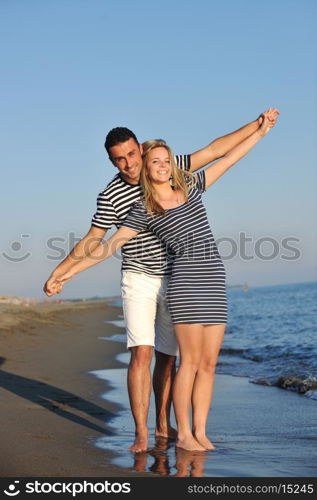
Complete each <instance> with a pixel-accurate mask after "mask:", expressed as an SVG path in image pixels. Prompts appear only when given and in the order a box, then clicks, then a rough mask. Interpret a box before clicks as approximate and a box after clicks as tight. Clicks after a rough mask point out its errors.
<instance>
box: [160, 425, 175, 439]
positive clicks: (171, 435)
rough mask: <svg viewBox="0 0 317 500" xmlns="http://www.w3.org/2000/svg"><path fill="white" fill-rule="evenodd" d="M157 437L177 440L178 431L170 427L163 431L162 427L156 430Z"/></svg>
mask: <svg viewBox="0 0 317 500" xmlns="http://www.w3.org/2000/svg"><path fill="white" fill-rule="evenodd" d="M155 437H156V438H165V439H176V438H177V430H176V429H174V428H173V427H168V428H165V429H163V428H162V427H161V428H160V429H158V428H157V427H156V429H155Z"/></svg>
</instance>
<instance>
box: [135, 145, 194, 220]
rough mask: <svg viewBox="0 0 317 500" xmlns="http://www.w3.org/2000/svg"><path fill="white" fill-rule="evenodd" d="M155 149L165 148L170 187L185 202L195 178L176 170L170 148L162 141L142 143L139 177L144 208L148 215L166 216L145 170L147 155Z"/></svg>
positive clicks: (192, 175) (186, 172)
mask: <svg viewBox="0 0 317 500" xmlns="http://www.w3.org/2000/svg"><path fill="white" fill-rule="evenodd" d="M155 148H165V149H166V151H167V152H168V156H169V160H170V165H171V167H172V174H171V185H172V187H173V189H179V190H180V191H181V192H182V193H183V195H184V197H185V200H186V201H187V200H188V192H189V189H190V188H191V187H192V186H193V185H194V184H195V183H196V177H195V175H194V174H192V173H191V172H188V171H186V170H181V169H180V168H178V166H177V164H176V161H175V158H174V155H173V153H172V150H171V148H170V147H169V146H168V145H167V144H166V142H165V141H164V140H163V139H153V140H151V141H146V142H144V143H143V156H142V158H143V167H142V170H141V175H140V183H141V186H142V189H143V194H144V202H145V207H146V210H147V212H148V214H149V215H162V214H166V211H165V209H164V208H163V207H162V206H161V205H160V204H159V202H158V201H157V200H156V198H155V191H154V189H153V186H152V183H151V181H150V179H149V176H148V171H147V168H146V164H147V158H148V154H149V152H150V151H152V150H153V149H155Z"/></svg>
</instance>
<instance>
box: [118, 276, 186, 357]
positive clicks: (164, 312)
mask: <svg viewBox="0 0 317 500" xmlns="http://www.w3.org/2000/svg"><path fill="white" fill-rule="evenodd" d="M167 283H168V278H166V277H164V278H161V277H159V276H148V275H147V274H142V273H135V272H132V271H123V272H122V279H121V293H122V304H123V313H124V319H125V324H126V329H127V337H128V338H127V347H128V348H130V347H135V346H138V345H151V346H153V347H155V349H156V350H157V351H159V352H163V353H164V354H169V355H171V356H177V355H178V345H177V340H176V335H175V330H174V327H173V324H172V321H171V317H170V314H169V312H168V308H167V304H166V299H165V292H166V288H167Z"/></svg>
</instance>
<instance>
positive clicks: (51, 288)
mask: <svg viewBox="0 0 317 500" xmlns="http://www.w3.org/2000/svg"><path fill="white" fill-rule="evenodd" d="M62 288H63V287H62V285H61V284H60V283H59V282H58V281H57V278H56V277H54V278H53V277H50V278H49V279H48V280H47V282H46V283H45V285H44V287H43V292H44V293H46V295H47V296H48V297H51V296H52V295H56V294H57V293H61V291H62Z"/></svg>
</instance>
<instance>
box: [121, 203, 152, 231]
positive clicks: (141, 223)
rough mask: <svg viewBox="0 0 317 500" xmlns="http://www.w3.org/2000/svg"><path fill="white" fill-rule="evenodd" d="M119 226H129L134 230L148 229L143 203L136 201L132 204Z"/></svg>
mask: <svg viewBox="0 0 317 500" xmlns="http://www.w3.org/2000/svg"><path fill="white" fill-rule="evenodd" d="M121 226H122V227H130V228H131V229H134V230H135V231H145V230H146V229H148V215H147V212H146V209H145V207H144V205H143V203H140V202H138V201H137V202H136V203H134V205H132V208H131V209H130V211H129V212H128V215H127V216H126V218H125V219H124V221H123V222H122V224H121Z"/></svg>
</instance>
